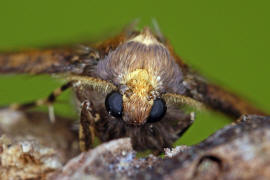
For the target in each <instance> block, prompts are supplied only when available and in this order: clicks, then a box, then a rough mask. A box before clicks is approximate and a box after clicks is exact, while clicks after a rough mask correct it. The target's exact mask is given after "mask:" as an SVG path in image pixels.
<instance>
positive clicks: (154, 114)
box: [147, 98, 167, 123]
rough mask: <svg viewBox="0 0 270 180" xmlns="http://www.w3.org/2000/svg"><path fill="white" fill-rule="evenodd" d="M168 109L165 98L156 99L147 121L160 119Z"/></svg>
mask: <svg viewBox="0 0 270 180" xmlns="http://www.w3.org/2000/svg"><path fill="white" fill-rule="evenodd" d="M166 111H167V106H166V103H165V101H164V100H163V99H160V98H158V99H156V100H154V104H153V106H152V109H151V112H150V115H149V117H148V121H147V122H150V123H152V122H157V121H159V120H160V119H161V118H162V117H163V116H164V115H165V113H166Z"/></svg>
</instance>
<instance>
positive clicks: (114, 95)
mask: <svg viewBox="0 0 270 180" xmlns="http://www.w3.org/2000/svg"><path fill="white" fill-rule="evenodd" d="M105 106H106V109H107V111H108V112H109V113H110V114H111V115H112V116H114V117H121V116H122V112H123V100H122V95H121V94H120V93H119V92H115V91H114V92H111V93H110V94H108V95H107V97H106V100H105Z"/></svg>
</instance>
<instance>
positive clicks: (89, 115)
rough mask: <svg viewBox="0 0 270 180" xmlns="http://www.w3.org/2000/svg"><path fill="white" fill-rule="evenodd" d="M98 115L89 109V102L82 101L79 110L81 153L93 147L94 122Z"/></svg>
mask: <svg viewBox="0 0 270 180" xmlns="http://www.w3.org/2000/svg"><path fill="white" fill-rule="evenodd" d="M99 119H100V115H99V114H98V113H96V112H95V111H94V110H93V108H92V107H91V102H89V101H84V102H83V103H82V108H81V117H80V129H79V142H80V149H81V151H87V150H88V149H91V148H92V147H93V143H94V139H95V122H97V121H98V120H99Z"/></svg>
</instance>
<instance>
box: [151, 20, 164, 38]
mask: <svg viewBox="0 0 270 180" xmlns="http://www.w3.org/2000/svg"><path fill="white" fill-rule="evenodd" d="M152 24H153V27H154V32H155V34H156V35H157V37H158V38H159V39H160V41H161V42H163V43H164V42H166V38H165V37H164V36H163V34H162V32H161V30H160V27H159V24H158V22H157V19H156V18H153V19H152Z"/></svg>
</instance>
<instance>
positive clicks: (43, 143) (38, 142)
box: [0, 110, 270, 180]
mask: <svg viewBox="0 0 270 180" xmlns="http://www.w3.org/2000/svg"><path fill="white" fill-rule="evenodd" d="M70 127H71V123H70V121H67V120H65V119H61V118H60V119H59V118H58V120H57V121H56V123H55V124H52V123H49V122H48V120H47V116H46V115H44V114H42V113H27V114H24V113H20V112H14V111H7V110H3V111H0V133H1V138H0V158H1V164H0V174H1V176H0V177H1V179H50V180H54V179H67V180H68V179H86V178H92V179H270V117H263V116H256V115H248V116H243V117H242V119H241V120H239V121H238V123H236V124H232V125H229V126H226V127H225V128H223V129H221V130H219V131H217V132H216V133H214V134H213V135H212V136H210V137H209V138H207V139H206V140H205V141H203V142H201V143H200V144H198V145H194V146H190V147H187V146H180V147H177V148H175V149H172V150H169V149H167V150H166V151H165V152H166V155H165V158H160V157H155V156H153V155H149V156H148V157H145V158H137V157H136V152H135V151H134V150H133V149H132V147H131V143H130V139H129V138H124V139H118V140H114V141H110V142H108V143H104V144H101V145H99V146H98V147H96V148H95V149H93V150H90V151H88V152H83V153H79V152H78V149H77V148H76V147H78V146H77V140H76V138H77V137H76V135H75V134H74V133H72V131H71V129H70ZM35 129H36V130H35ZM75 155H77V156H76V157H74V156H75Z"/></svg>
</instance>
